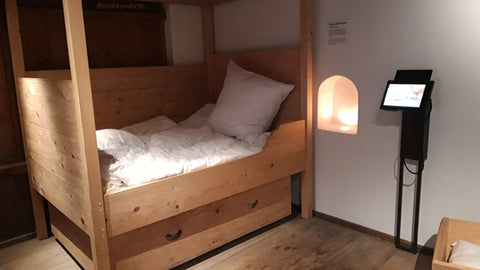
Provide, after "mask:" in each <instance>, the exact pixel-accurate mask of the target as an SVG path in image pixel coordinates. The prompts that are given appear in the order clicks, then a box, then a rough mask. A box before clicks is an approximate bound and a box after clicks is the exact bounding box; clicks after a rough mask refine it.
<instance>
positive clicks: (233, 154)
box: [97, 105, 269, 192]
mask: <svg viewBox="0 0 480 270" xmlns="http://www.w3.org/2000/svg"><path fill="white" fill-rule="evenodd" d="M212 106H213V105H206V107H204V108H202V109H201V110H200V111H198V112H197V113H196V114H194V115H192V116H191V117H190V118H189V119H187V120H186V121H183V122H180V123H179V124H177V123H175V122H173V121H171V120H170V119H168V118H167V117H164V116H159V117H156V118H154V119H150V120H148V121H145V122H142V123H139V124H135V125H132V126H129V127H126V128H123V129H122V130H112V129H107V130H99V131H97V145H98V148H99V153H100V164H101V171H102V178H103V179H104V180H105V181H106V192H114V191H117V190H118V189H119V188H122V187H132V186H137V185H141V184H145V183H148V182H152V181H155V180H158V179H162V178H165V177H168V176H172V175H176V174H181V173H185V172H190V171H193V170H197V169H201V168H205V167H209V166H213V165H216V164H219V163H222V162H226V161H230V160H233V159H237V158H241V157H245V156H249V155H253V154H256V153H258V152H260V151H261V150H262V148H263V145H264V143H265V140H266V138H267V137H268V135H269V133H265V134H264V136H262V138H263V140H261V141H262V142H263V143H262V142H260V143H256V144H249V143H246V142H242V141H239V140H236V139H234V138H230V137H227V136H224V135H221V134H218V133H214V132H213V131H212V130H211V129H210V127H209V126H208V124H207V120H208V115H209V112H210V111H211V108H212Z"/></svg>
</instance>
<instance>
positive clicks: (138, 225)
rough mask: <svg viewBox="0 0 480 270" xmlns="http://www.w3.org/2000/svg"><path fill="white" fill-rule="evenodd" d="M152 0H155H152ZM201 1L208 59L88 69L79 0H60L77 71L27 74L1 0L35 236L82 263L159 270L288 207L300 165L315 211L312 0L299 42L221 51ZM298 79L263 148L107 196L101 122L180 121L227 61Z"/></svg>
mask: <svg viewBox="0 0 480 270" xmlns="http://www.w3.org/2000/svg"><path fill="white" fill-rule="evenodd" d="M152 1H153V0H152ZM228 1H229V0H167V1H165V2H171V3H182V4H193V5H199V6H201V9H202V18H203V34H204V48H205V64H201V65H189V66H166V67H142V68H111V69H89V66H88V57H87V49H86V41H85V30H84V23H83V13H82V6H81V0H63V8H64V15H65V26H66V30H67V31H66V32H67V42H68V50H69V60H70V70H69V71H65V70H58V71H36V72H26V71H25V68H24V62H23V55H22V46H21V38H20V33H19V24H18V12H17V6H16V1H15V0H6V10H7V22H8V27H9V36H10V46H11V51H12V63H13V68H14V74H15V77H16V86H17V99H18V107H19V111H20V115H21V124H22V130H23V139H24V144H25V149H26V150H25V154H26V161H27V166H28V170H29V176H30V186H31V195H32V203H33V208H34V216H35V223H36V228H37V237H38V238H39V239H44V238H47V237H48V233H47V223H46V220H47V218H46V214H47V213H46V211H45V208H44V201H45V199H46V201H48V215H49V220H50V225H51V230H52V233H53V234H54V235H55V236H56V237H57V238H58V239H59V240H60V242H62V244H63V245H64V246H65V247H66V248H67V249H68V250H69V251H70V252H71V254H72V255H73V256H74V257H75V258H76V259H77V261H78V262H79V263H80V264H81V265H82V266H83V267H85V268H86V269H102V270H103V269H164V268H168V267H173V266H176V265H179V264H181V263H183V262H186V261H188V260H190V259H192V258H194V257H196V256H198V255H200V254H202V253H205V252H207V251H209V250H212V249H214V248H216V247H219V246H221V245H223V244H225V243H227V242H229V241H231V240H233V239H235V238H238V237H240V236H242V235H245V234H247V233H249V232H251V231H253V230H256V229H259V228H261V227H262V226H265V225H267V224H269V223H272V222H274V221H276V220H278V219H281V218H282V217H285V216H287V215H289V214H290V211H291V210H290V204H291V198H290V197H291V195H290V176H291V175H293V174H296V173H301V174H302V180H301V206H302V216H303V217H304V218H310V217H311V216H312V206H313V203H312V185H313V183H312V178H313V175H312V170H313V164H312V117H313V116H312V102H313V97H312V37H311V31H312V15H311V12H312V9H313V1H312V0H299V2H300V6H301V16H300V18H301V45H300V47H299V48H296V49H286V50H271V51H257V52H238V53H226V54H219V53H216V52H215V46H214V36H213V35H214V30H213V25H214V23H213V6H214V5H216V4H221V3H224V2H228ZM232 59H233V60H235V61H236V62H238V63H239V64H240V65H241V66H243V67H244V68H246V69H248V70H252V71H255V72H258V73H260V74H264V75H266V76H269V77H271V78H274V79H277V80H279V81H282V82H285V83H293V84H295V85H296V86H297V87H296V88H295V90H294V91H293V92H292V93H291V94H290V96H289V97H288V98H287V100H286V101H285V102H284V104H283V105H282V108H281V110H280V112H279V114H278V116H277V118H276V120H275V121H276V122H277V123H278V124H279V126H278V128H277V129H275V130H274V131H273V132H272V135H271V136H270V138H269V139H268V141H267V144H266V146H265V147H264V150H263V151H262V152H261V153H259V154H256V155H253V156H249V157H246V158H242V159H238V160H234V161H231V162H227V163H223V164H220V165H217V166H214V167H211V168H207V169H202V170H197V171H194V172H191V173H187V174H182V175H178V176H173V177H169V178H167V179H164V180H162V181H157V182H154V183H150V184H146V185H142V186H139V187H135V188H130V189H126V190H123V191H120V192H116V193H112V194H107V195H104V193H103V190H102V183H101V177H100V168H99V157H98V152H97V144H96V137H95V130H96V129H101V128H119V127H123V126H126V125H129V124H132V123H136V122H139V121H143V120H146V119H149V118H152V117H154V116H156V115H159V114H162V115H166V116H168V117H170V118H172V119H173V120H176V121H179V120H183V119H185V118H187V117H188V116H189V115H190V114H192V113H193V112H195V111H196V110H197V109H199V108H200V107H201V106H202V105H203V104H205V103H207V102H212V101H215V100H216V98H217V96H218V94H219V92H220V90H221V87H222V84H223V79H224V76H225V68H226V65H227V63H228V61H230V60H232Z"/></svg>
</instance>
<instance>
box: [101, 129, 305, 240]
mask: <svg viewBox="0 0 480 270" xmlns="http://www.w3.org/2000/svg"><path fill="white" fill-rule="evenodd" d="M303 170H305V121H303V120H301V121H296V122H292V123H288V124H284V125H281V126H280V128H279V129H278V130H275V131H274V132H273V134H272V135H271V136H270V138H269V139H268V141H267V144H266V145H265V147H264V149H263V151H262V152H261V153H259V154H256V155H253V156H249V157H246V158H242V159H238V160H234V161H231V162H227V163H223V164H221V165H218V166H215V167H211V168H207V169H202V170H198V171H194V172H191V173H187V174H183V175H178V176H174V177H171V178H167V179H164V180H161V181H158V182H156V183H151V184H148V185H144V186H140V187H136V188H133V189H129V190H124V191H121V192H118V193H113V194H108V195H105V204H106V211H107V212H106V217H107V220H108V221H107V231H108V234H109V236H110V237H111V236H116V235H119V234H122V233H125V232H128V231H130V230H133V229H136V228H140V227H142V226H145V225H148V224H151V223H154V222H157V221H160V220H163V219H165V218H168V217H171V216H174V215H177V214H180V213H183V212H186V211H189V210H191V209H194V208H197V207H200V206H202V205H206V204H208V203H211V202H214V201H218V200H221V199H223V198H227V197H230V196H232V195H234V194H238V193H240V192H243V191H246V190H249V189H252V188H255V187H258V186H260V185H264V184H266V183H269V182H272V181H275V180H277V179H280V178H283V177H288V176H290V175H292V174H295V173H298V172H301V171H303Z"/></svg>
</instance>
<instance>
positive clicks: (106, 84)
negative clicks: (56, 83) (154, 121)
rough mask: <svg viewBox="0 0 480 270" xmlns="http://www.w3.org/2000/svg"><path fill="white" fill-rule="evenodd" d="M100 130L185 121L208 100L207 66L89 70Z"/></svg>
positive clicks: (96, 118)
mask: <svg viewBox="0 0 480 270" xmlns="http://www.w3.org/2000/svg"><path fill="white" fill-rule="evenodd" d="M90 75H91V81H92V94H93V105H94V108H95V121H96V127H97V129H101V128H120V127H123V126H126V125H130V124H133V123H137V122H140V121H144V120H147V119H149V118H153V117H155V116H158V115H166V116H168V117H169V118H171V119H173V120H174V121H180V120H184V119H186V118H187V117H188V116H190V115H191V114H192V113H194V112H195V111H196V110H198V109H199V108H200V107H201V106H202V105H203V104H205V103H206V101H207V100H208V91H207V78H206V68H205V65H188V66H164V67H142V68H110V69H92V70H90Z"/></svg>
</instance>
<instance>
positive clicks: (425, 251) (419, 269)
mask: <svg viewBox="0 0 480 270" xmlns="http://www.w3.org/2000/svg"><path fill="white" fill-rule="evenodd" d="M436 242H437V235H436V234H435V235H432V237H430V238H429V239H428V240H427V242H426V243H425V245H424V246H423V247H422V248H421V249H420V251H419V254H418V257H417V261H416V263H415V270H427V269H428V270H430V269H432V258H433V248H432V247H435V243H436Z"/></svg>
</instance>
